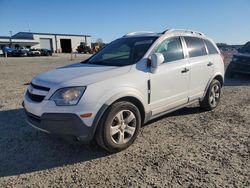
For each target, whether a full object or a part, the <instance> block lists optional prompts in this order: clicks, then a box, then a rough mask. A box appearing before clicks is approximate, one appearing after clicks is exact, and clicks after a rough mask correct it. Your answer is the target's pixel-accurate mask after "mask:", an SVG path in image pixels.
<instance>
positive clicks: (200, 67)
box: [184, 37, 213, 101]
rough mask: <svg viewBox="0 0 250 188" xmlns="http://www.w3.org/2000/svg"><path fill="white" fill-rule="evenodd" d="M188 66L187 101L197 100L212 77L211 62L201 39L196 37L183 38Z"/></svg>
mask: <svg viewBox="0 0 250 188" xmlns="http://www.w3.org/2000/svg"><path fill="white" fill-rule="evenodd" d="M184 39H185V42H186V46H187V51H188V55H189V60H188V61H189V64H190V88H189V90H190V91H189V100H190V101H192V100H195V99H199V98H201V97H202V96H203V94H204V92H205V90H206V87H207V84H208V83H209V80H210V78H211V76H212V75H213V62H211V60H210V58H209V55H208V54H207V50H206V47H205V43H204V41H203V39H201V38H197V37H184Z"/></svg>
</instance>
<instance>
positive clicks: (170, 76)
mask: <svg viewBox="0 0 250 188" xmlns="http://www.w3.org/2000/svg"><path fill="white" fill-rule="evenodd" d="M223 83H224V62H223V58H222V56H221V54H220V52H219V50H218V48H217V47H216V45H215V43H214V42H213V41H212V40H211V39H209V38H208V37H206V36H205V35H204V34H202V33H200V32H195V31H190V30H175V29H171V30H166V31H164V32H163V33H152V32H133V33H129V34H127V35H125V36H123V37H121V38H119V39H117V40H115V41H113V42H111V43H110V44H109V45H107V46H106V47H104V48H103V49H102V50H101V51H99V52H98V53H97V54H95V55H93V56H92V57H90V58H89V59H87V60H85V61H83V62H80V63H76V64H72V65H70V66H65V67H62V68H58V69H55V70H51V71H48V72H45V73H42V74H40V75H38V76H36V77H35V78H33V80H32V81H31V84H30V85H29V87H28V89H27V92H26V93H25V96H24V102H23V106H24V108H25V111H26V114H27V122H28V124H30V125H31V126H33V127H35V128H37V129H39V130H41V131H44V132H47V133H54V134H59V135H71V136H73V137H75V138H76V139H77V140H78V141H90V140H92V139H95V140H96V141H97V143H98V144H99V145H100V146H102V147H103V148H105V149H106V150H108V151H111V152H117V151H120V150H123V149H125V148H127V147H128V146H130V145H131V144H132V143H133V142H134V140H135V139H136V137H137V135H138V133H139V129H140V127H141V125H142V124H144V123H146V122H148V121H149V120H152V119H154V118H156V117H159V116H162V115H164V114H166V113H169V112H172V111H174V110H177V109H180V108H183V107H185V106H187V105H190V104H191V103H194V102H200V106H201V107H202V108H204V109H206V110H213V109H214V108H216V107H217V105H218V104H219V101H220V97H221V87H222V85H223Z"/></svg>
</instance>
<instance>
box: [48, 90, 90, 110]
mask: <svg viewBox="0 0 250 188" xmlns="http://www.w3.org/2000/svg"><path fill="white" fill-rule="evenodd" d="M85 89H86V87H68V88H62V89H59V90H57V91H56V92H55V93H54V94H53V95H52V97H51V98H50V100H53V101H54V102H55V103H56V105H57V106H72V105H76V104H77V103H78V102H79V100H80V99H81V97H82V95H83V93H84V91H85Z"/></svg>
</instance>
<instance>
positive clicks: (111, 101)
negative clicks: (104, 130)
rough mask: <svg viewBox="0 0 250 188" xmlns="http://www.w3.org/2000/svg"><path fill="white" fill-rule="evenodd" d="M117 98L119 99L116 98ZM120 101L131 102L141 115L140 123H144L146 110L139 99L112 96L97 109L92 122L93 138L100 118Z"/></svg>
mask: <svg viewBox="0 0 250 188" xmlns="http://www.w3.org/2000/svg"><path fill="white" fill-rule="evenodd" d="M118 96H119V97H118ZM120 101H127V102H131V103H132V104H134V105H135V106H136V107H138V110H139V111H140V114H141V120H142V123H143V122H144V121H145V118H146V112H147V111H146V109H145V106H144V103H143V102H142V100H141V99H140V97H137V96H134V95H126V96H120V95H116V96H113V97H112V98H110V99H109V100H108V101H106V103H104V104H103V105H102V107H101V108H100V109H99V111H98V113H97V115H96V117H95V119H94V122H93V126H94V127H93V135H92V136H93V137H94V135H95V133H96V129H97V127H98V126H99V123H100V122H101V118H102V117H103V115H104V114H105V112H106V111H107V110H108V108H109V107H110V106H111V105H112V104H114V103H116V102H120Z"/></svg>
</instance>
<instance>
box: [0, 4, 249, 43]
mask: <svg viewBox="0 0 250 188" xmlns="http://www.w3.org/2000/svg"><path fill="white" fill-rule="evenodd" d="M167 28H184V29H186V28H188V29H194V30H198V31H201V32H203V33H205V34H206V35H207V36H209V37H211V38H213V39H214V40H215V41H216V42H226V43H228V44H243V43H246V42H247V41H249V40H250V0H207V1H205V0H204V1H198V0H183V1H181V0H175V1H167V0H144V1H143V0H122V1H119V0H106V1H104V0H92V1H83V0H71V1H69V0H41V1H35V0H23V1H20V0H0V35H9V31H12V32H13V34H15V33H17V32H19V31H31V32H51V33H69V34H89V35H91V36H92V41H95V40H96V39H97V38H102V39H103V40H104V41H105V42H110V41H112V40H114V39H115V38H117V37H120V36H122V35H124V34H125V33H127V32H130V31H156V32H161V31H163V30H165V29H167Z"/></svg>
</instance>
